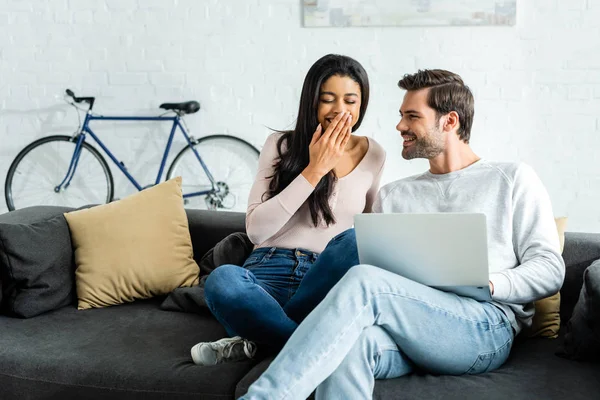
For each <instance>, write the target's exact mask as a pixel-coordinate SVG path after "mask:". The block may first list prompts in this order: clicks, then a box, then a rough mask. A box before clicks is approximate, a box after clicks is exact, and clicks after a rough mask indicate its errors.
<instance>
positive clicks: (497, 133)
mask: <svg viewBox="0 0 600 400" xmlns="http://www.w3.org/2000/svg"><path fill="white" fill-rule="evenodd" d="M0 2H2V5H1V6H0V26H2V27H3V28H4V27H5V26H6V27H7V29H6V32H8V34H5V35H0V106H1V107H2V111H0V113H2V118H0V143H2V146H0V176H3V175H4V174H5V171H6V169H7V168H8V164H9V162H10V161H11V160H12V158H13V157H14V154H15V153H16V151H18V150H19V149H20V148H21V147H22V146H23V145H25V144H26V143H27V142H28V141H31V140H32V139H33V138H35V137H38V136H39V135H43V134H45V133H46V132H64V131H65V129H66V128H68V129H66V130H69V129H73V125H74V124H76V122H77V119H76V117H75V115H74V114H66V116H65V117H58V116H57V114H55V113H54V111H47V110H55V109H58V110H63V111H61V112H64V108H62V107H64V106H63V103H62V102H61V100H60V98H58V99H57V98H56V97H55V95H57V94H59V95H60V94H61V93H62V92H63V91H64V88H65V85H66V84H65V82H68V85H69V86H71V87H72V88H73V89H74V90H76V91H77V93H78V94H85V95H93V96H96V97H97V98H98V101H97V110H98V112H103V113H107V112H111V113H112V112H114V113H119V114H123V113H146V114H151V115H156V113H158V112H159V110H158V109H157V106H158V104H160V103H161V102H165V101H183V100H188V99H196V100H198V101H200V103H201V104H202V109H201V111H200V112H199V113H198V114H195V115H193V116H189V118H188V122H189V123H190V125H191V127H192V130H193V132H194V133H195V134H196V135H197V136H202V135H205V134H208V133H217V132H229V133H232V134H237V135H240V136H242V137H244V138H245V139H247V140H249V141H251V142H252V143H255V144H257V145H258V146H262V144H263V142H264V139H265V138H266V136H267V135H268V134H269V130H268V129H266V128H265V126H270V127H273V128H278V129H285V128H287V127H290V126H293V123H294V119H295V117H296V115H295V113H296V112H297V107H298V98H299V93H300V89H301V86H302V82H303V79H304V74H305V73H306V71H307V70H308V68H309V67H310V66H311V65H312V63H313V62H314V61H315V60H316V59H317V58H319V57H321V56H322V55H323V54H325V53H329V52H337V53H342V54H348V55H351V56H353V57H355V58H356V59H358V60H359V61H360V62H361V63H362V64H363V66H365V68H366V69H367V71H368V72H369V78H370V81H371V88H372V92H371V93H372V94H371V102H370V108H369V111H368V112H367V117H366V118H365V121H364V123H363V127H362V128H361V130H360V132H359V134H365V135H373V136H374V137H375V138H376V139H377V140H378V141H379V142H380V143H381V144H382V145H383V146H384V147H385V148H386V149H388V165H387V168H386V172H385V175H384V180H383V183H387V182H389V181H391V180H392V179H396V178H398V177H401V176H407V175H410V174H414V173H418V172H421V171H422V170H423V169H424V168H426V162H424V161H422V160H419V161H413V162H406V161H404V160H402V159H401V158H400V157H399V156H398V154H399V152H400V146H401V143H400V140H399V138H398V135H397V133H396V132H395V130H394V126H395V124H396V123H397V114H398V106H399V105H400V102H401V101H402V95H403V93H402V91H401V90H400V89H398V88H397V87H396V83H397V81H398V79H399V78H401V76H402V75H403V74H404V73H407V72H414V71H415V70H416V69H417V68H424V67H429V68H447V69H451V70H454V71H455V72H458V73H460V74H461V75H462V76H463V77H464V79H465V81H466V82H467V84H468V85H469V86H470V87H471V88H472V89H473V92H474V93H475V98H476V120H475V126H474V132H473V144H474V148H476V149H477V151H478V153H480V154H481V155H483V156H485V157H486V158H489V159H506V160H523V161H526V162H529V163H530V164H531V165H533V166H534V168H536V170H538V172H539V173H540V176H541V177H542V179H543V181H544V182H545V183H546V186H547V188H548V191H549V193H550V196H551V198H552V202H553V205H554V208H555V211H556V212H557V213H564V214H566V215H568V216H569V217H570V218H569V229H570V230H588V231H591V230H595V231H600V215H599V214H598V213H597V203H596V202H594V201H593V200H592V199H594V198H596V199H597V198H598V196H600V182H599V181H598V179H597V177H596V178H595V177H594V176H595V175H594V174H596V175H597V169H596V170H594V166H595V167H597V165H595V164H593V161H594V160H595V157H594V155H593V152H594V150H595V148H596V147H598V146H599V145H600V144H599V143H598V141H597V138H599V137H600V134H599V132H600V120H599V119H600V118H599V113H598V110H600V54H598V52H597V49H598V48H600V35H599V31H598V27H597V21H598V20H599V19H600V1H596V0H589V1H587V2H585V1H583V0H575V1H570V2H565V1H559V0H529V1H525V0H524V1H520V2H519V10H518V12H519V15H518V23H517V25H516V26H514V27H507V28H504V27H503V28H486V27H439V28H418V27H415V28H393V27H388V28H352V29H308V28H303V27H302V15H301V2H299V1H295V0H294V1H292V0H268V1H266V0H249V1H244V2H237V3H236V2H225V1H218V0H204V1H196V0H125V1H118V0H47V1H43V2H42V1H41V0H37V1H33V2H26V1H7V0H4V1H2V0H0ZM238 3H239V4H238ZM585 8H587V9H585ZM32 27H34V28H35V29H32ZM36 107H39V109H40V111H39V113H37V114H36V115H32V113H33V111H32V112H28V113H27V115H28V118H27V119H24V115H23V114H15V115H9V116H7V114H6V110H32V109H36ZM67 109H68V107H67ZM69 111H72V110H69ZM48 113H52V114H51V116H49V115H47V114H48ZM42 121H43V122H42ZM15 126H18V127H20V130H21V131H22V132H24V133H23V134H22V135H20V136H18V137H16V136H15V135H9V134H8V133H7V132H13V131H14V127H15ZM94 129H96V127H95V128H94ZM161 129H162V128H161V127H158V128H156V129H154V128H152V127H148V126H146V125H144V124H141V125H140V124H98V125H97V130H98V131H99V132H101V136H102V138H103V140H105V141H106V142H107V144H109V145H110V146H111V148H113V149H115V151H117V149H118V153H119V154H118V155H119V158H123V159H124V160H125V162H126V163H128V164H130V165H132V168H133V164H134V161H135V160H136V159H139V160H140V163H139V165H136V167H135V171H136V172H137V173H139V177H140V179H144V180H146V179H147V178H148V177H149V178H150V179H151V178H152V176H151V175H154V174H155V172H156V169H155V167H156V166H155V165H154V164H153V163H151V161H153V160H155V159H157V158H160V155H161V154H160V153H161V151H162V146H163V145H164V139H165V137H164V135H165V134H166V133H164V132H162V130H161ZM572 135H577V138H578V140H577V141H573V140H570V139H569V137H572ZM517 142H518V143H521V144H522V145H521V146H514V143H517ZM178 143H180V142H178ZM5 154H7V155H6V156H5ZM146 175H148V177H147V176H146ZM115 179H116V186H117V196H118V197H123V196H124V195H126V194H129V193H133V189H132V188H131V185H130V184H129V183H128V182H127V181H126V180H124V179H123V177H122V176H120V174H116V175H115ZM594 196H595V197H594ZM1 198H2V196H0V199H1ZM2 207H3V204H2V202H1V201H0V212H1V211H2V210H3V209H2ZM594 213H595V214H594ZM590 215H599V216H598V217H597V218H591V217H589V216H590Z"/></svg>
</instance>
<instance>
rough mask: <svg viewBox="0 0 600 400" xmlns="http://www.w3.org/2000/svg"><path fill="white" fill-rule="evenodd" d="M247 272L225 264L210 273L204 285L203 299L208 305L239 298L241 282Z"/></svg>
mask: <svg viewBox="0 0 600 400" xmlns="http://www.w3.org/2000/svg"><path fill="white" fill-rule="evenodd" d="M247 273H248V271H247V270H246V269H244V268H242V267H238V266H237V265H231V264H225V265H221V266H220V267H217V268H216V269H215V270H214V271H212V272H211V273H210V275H209V276H208V278H207V279H206V282H205V284H204V297H205V299H206V301H207V302H208V303H209V304H218V303H221V302H230V301H235V300H237V299H238V298H239V297H240V296H241V294H242V293H241V290H242V286H241V283H242V280H243V278H244V274H247Z"/></svg>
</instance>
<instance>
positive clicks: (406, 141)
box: [402, 136, 417, 147]
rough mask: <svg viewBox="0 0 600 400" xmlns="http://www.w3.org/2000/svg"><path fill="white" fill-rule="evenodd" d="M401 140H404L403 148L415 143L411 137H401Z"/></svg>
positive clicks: (414, 139)
mask: <svg viewBox="0 0 600 400" xmlns="http://www.w3.org/2000/svg"><path fill="white" fill-rule="evenodd" d="M402 139H404V143H403V145H404V147H407V146H410V145H412V144H413V142H415V141H416V140H417V138H416V137H412V136H403V137H402Z"/></svg>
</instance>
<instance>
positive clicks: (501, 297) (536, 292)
mask: <svg viewBox="0 0 600 400" xmlns="http://www.w3.org/2000/svg"><path fill="white" fill-rule="evenodd" d="M512 206H513V247H514V249H515V254H516V256H517V258H518V260H519V264H520V265H519V266H517V267H516V268H513V269H509V270H505V271H501V272H498V273H494V274H491V275H490V283H491V285H490V287H491V289H492V292H493V298H494V300H498V301H501V302H503V303H509V304H526V303H530V302H532V301H535V300H538V299H541V298H544V297H547V296H549V295H552V294H554V293H556V292H558V290H559V289H560V288H561V286H562V283H563V280H564V277H565V264H564V261H563V258H562V256H561V254H560V244H559V239H558V233H557V231H556V224H555V222H554V214H553V212H552V205H551V203H550V198H549V196H548V193H547V191H546V188H545V187H544V185H543V184H542V182H541V180H540V179H539V177H538V176H537V175H536V173H535V172H534V171H533V169H532V168H531V167H529V166H527V165H524V164H522V165H520V166H519V168H518V169H517V172H516V174H515V181H514V186H513V196H512Z"/></svg>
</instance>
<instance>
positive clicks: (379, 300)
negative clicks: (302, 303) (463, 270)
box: [242, 265, 513, 400]
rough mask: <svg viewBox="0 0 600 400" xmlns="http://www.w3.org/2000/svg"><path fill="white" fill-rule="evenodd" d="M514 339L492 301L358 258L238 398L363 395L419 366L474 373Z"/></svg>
mask: <svg viewBox="0 0 600 400" xmlns="http://www.w3.org/2000/svg"><path fill="white" fill-rule="evenodd" d="M512 342H513V330H512V327H511V324H510V321H509V319H508V318H507V317H506V315H505V314H504V313H503V312H502V311H501V310H500V309H499V308H497V307H496V306H494V305H493V304H491V303H486V302H478V301H476V300H473V299H470V298H465V297H460V296H458V295H455V294H452V293H446V292H442V291H439V290H436V289H432V288H430V287H428V286H424V285H421V284H418V283H416V282H413V281H410V280H408V279H406V278H403V277H401V276H399V275H396V274H394V273H391V272H388V271H385V270H383V269H380V268H377V267H374V266H370V265H358V266H356V267H353V268H352V269H350V270H349V271H348V273H347V274H346V275H345V276H344V277H343V278H342V279H341V281H340V282H339V283H338V284H337V285H336V286H335V287H334V288H333V289H332V290H331V291H330V292H329V294H328V295H327V297H326V298H325V299H324V300H323V301H322V302H321V303H320V304H319V305H318V306H317V307H316V308H315V310H314V311H313V312H312V313H311V314H310V315H308V316H307V317H306V319H305V320H304V322H302V324H300V326H299V327H298V329H296V331H295V332H294V334H293V335H292V337H291V338H290V339H289V341H288V342H287V344H286V345H285V347H284V348H283V350H282V351H281V352H280V353H279V355H278V356H277V357H276V358H275V360H274V361H273V362H272V363H271V365H270V366H269V368H268V369H267V370H266V371H265V372H264V373H263V374H262V376H261V377H260V378H259V379H258V380H257V381H256V382H255V383H254V384H253V385H252V386H250V389H249V390H248V393H247V394H246V395H245V396H243V397H242V399H269V400H276V399H277V400H279V399H305V398H307V397H308V396H309V395H310V394H311V392H312V391H313V390H315V388H316V390H317V391H316V398H317V399H369V398H371V397H372V394H373V387H374V384H375V379H387V378H394V377H399V376H402V375H405V374H408V373H410V372H412V371H413V369H414V368H419V369H423V370H425V371H428V372H430V373H434V374H449V375H462V374H480V373H483V372H486V371H491V370H494V369H496V368H498V367H499V366H501V365H502V364H503V363H504V362H505V361H506V359H507V357H508V355H509V353H510V349H511V346H512Z"/></svg>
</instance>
